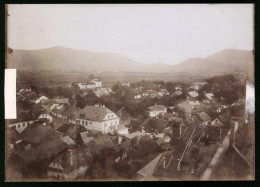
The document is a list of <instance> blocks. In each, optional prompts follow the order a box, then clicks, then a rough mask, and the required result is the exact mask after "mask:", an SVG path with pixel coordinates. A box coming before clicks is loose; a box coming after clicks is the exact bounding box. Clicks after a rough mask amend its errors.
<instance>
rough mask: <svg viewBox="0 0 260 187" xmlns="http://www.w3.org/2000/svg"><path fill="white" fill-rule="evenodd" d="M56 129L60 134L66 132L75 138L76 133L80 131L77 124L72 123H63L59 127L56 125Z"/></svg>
mask: <svg viewBox="0 0 260 187" xmlns="http://www.w3.org/2000/svg"><path fill="white" fill-rule="evenodd" d="M56 131H57V132H60V133H62V134H66V135H68V136H70V137H71V138H73V139H75V138H77V136H78V133H79V132H80V131H79V128H78V126H77V125H75V124H72V123H70V124H63V125H61V126H60V127H58V128H57V129H56Z"/></svg>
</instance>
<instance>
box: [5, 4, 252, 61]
mask: <svg viewBox="0 0 260 187" xmlns="http://www.w3.org/2000/svg"><path fill="white" fill-rule="evenodd" d="M8 14H9V16H8V26H7V27H8V38H7V45H8V46H9V47H11V48H13V49H27V50H34V49H43V48H49V47H54V46H63V47H68V48H73V49H82V50H87V51H93V52H113V53H119V54H122V55H124V56H127V57H129V58H132V59H134V60H136V61H138V62H141V63H146V64H152V63H166V64H178V63H180V62H182V61H184V60H186V59H189V58H205V57H207V56H209V55H211V54H213V53H215V52H218V51H220V50H223V49H244V50H252V49H253V42H254V38H253V32H254V28H253V25H254V23H253V20H254V19H253V14H254V13H253V5H251V4H225V5H224V4H223V5H221V4H218V5H217V4H214V5H213V4H203V5H202V4H189V5H185V4H179V5H177V4H175V5H174V4H171V5H170V4H164V5H162V4H161V5H158V4H157V5H155V4H154V5H152V4H150V5H140V4H139V5H137V4H135V5H127V4H125V5H115V4H114V5H112V4H110V5H8Z"/></svg>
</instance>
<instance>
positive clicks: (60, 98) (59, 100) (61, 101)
mask: <svg viewBox="0 0 260 187" xmlns="http://www.w3.org/2000/svg"><path fill="white" fill-rule="evenodd" d="M52 100H53V101H55V102H57V103H58V104H69V98H66V97H64V96H55V97H53V98H52Z"/></svg>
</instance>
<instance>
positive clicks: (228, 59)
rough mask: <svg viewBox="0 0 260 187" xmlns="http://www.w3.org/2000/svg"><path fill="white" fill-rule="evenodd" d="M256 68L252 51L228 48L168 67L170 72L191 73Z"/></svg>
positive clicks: (224, 71)
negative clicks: (205, 56)
mask: <svg viewBox="0 0 260 187" xmlns="http://www.w3.org/2000/svg"><path fill="white" fill-rule="evenodd" d="M253 68H254V56H253V53H252V51H247V50H233V49H226V50H223V51H220V52H217V53H215V54H213V55H211V56H209V57H207V58H194V59H188V60H186V61H184V62H182V63H180V64H177V65H172V66H171V67H167V69H168V72H175V73H177V72H179V73H180V72H182V73H187V74H191V75H199V74H204V75H218V74H223V73H235V72H239V73H248V72H251V71H252V69H253Z"/></svg>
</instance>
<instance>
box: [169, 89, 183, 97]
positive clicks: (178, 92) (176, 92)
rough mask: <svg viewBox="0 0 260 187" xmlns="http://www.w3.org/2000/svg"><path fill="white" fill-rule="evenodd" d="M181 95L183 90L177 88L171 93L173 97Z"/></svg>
mask: <svg viewBox="0 0 260 187" xmlns="http://www.w3.org/2000/svg"><path fill="white" fill-rule="evenodd" d="M180 95H182V91H180V90H177V91H175V92H173V94H172V95H171V97H176V96H180Z"/></svg>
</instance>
